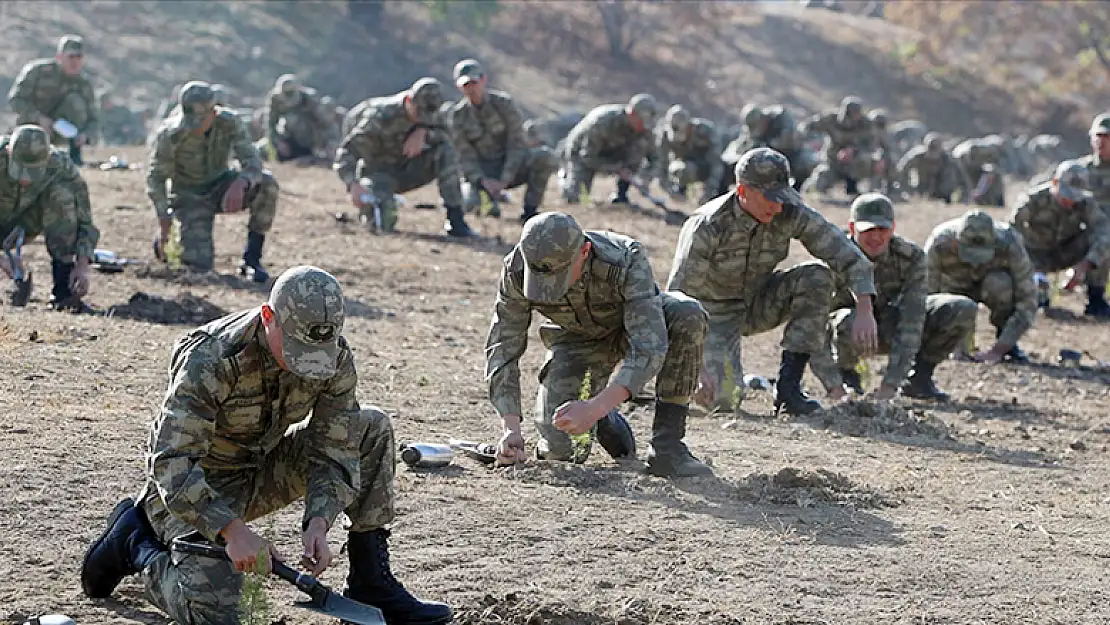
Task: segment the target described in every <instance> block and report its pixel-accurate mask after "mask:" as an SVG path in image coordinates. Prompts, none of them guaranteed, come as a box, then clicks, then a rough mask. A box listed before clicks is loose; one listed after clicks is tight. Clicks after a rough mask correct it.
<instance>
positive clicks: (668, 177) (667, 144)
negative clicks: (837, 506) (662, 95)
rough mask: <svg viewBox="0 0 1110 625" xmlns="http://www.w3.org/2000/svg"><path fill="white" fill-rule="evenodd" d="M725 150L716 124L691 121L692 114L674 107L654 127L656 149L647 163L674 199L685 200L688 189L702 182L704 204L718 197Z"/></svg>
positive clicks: (706, 120) (698, 118)
mask: <svg viewBox="0 0 1110 625" xmlns="http://www.w3.org/2000/svg"><path fill="white" fill-rule="evenodd" d="M723 148H724V146H723V145H722V143H721V133H719V132H718V131H717V127H716V126H715V125H714V124H713V122H711V121H709V120H708V119H703V118H701V117H695V118H691V117H690V113H689V111H687V110H686V109H685V108H684V107H683V106H682V105H681V104H675V105H674V106H672V107H671V108H669V109H667V113H666V115H664V116H663V119H662V120H661V121H660V123H659V124H658V125H657V126H656V127H655V149H654V150H652V151H651V152H650V153H649V154H648V160H649V162H650V163H651V165H653V166H654V168H655V172H654V173H655V176H656V177H657V178H658V179H659V186H661V187H663V189H665V190H666V191H667V192H668V193H670V194H671V195H672V196H676V197H678V198H680V199H682V200H685V199H686V189H687V187H688V186H689V185H690V184H692V183H695V182H700V183H702V190H701V199H700V200H698V203H699V204H704V203H706V202H708V201H709V200H711V199H712V198H713V197H714V196H716V195H718V191H719V189H720V187H721V177H722V175H723V173H724V169H725V165H724V163H723V162H722V161H721V152H722V150H723Z"/></svg>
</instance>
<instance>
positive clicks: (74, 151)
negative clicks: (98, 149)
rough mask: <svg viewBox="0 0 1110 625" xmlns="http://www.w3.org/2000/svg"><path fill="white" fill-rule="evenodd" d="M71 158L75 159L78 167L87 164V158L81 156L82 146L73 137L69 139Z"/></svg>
mask: <svg viewBox="0 0 1110 625" xmlns="http://www.w3.org/2000/svg"><path fill="white" fill-rule="evenodd" d="M69 160H71V161H73V164H74V165H76V166H78V167H83V166H84V165H85V159H84V158H83V157H82V156H81V146H79V145H77V142H76V141H74V140H73V139H70V140H69Z"/></svg>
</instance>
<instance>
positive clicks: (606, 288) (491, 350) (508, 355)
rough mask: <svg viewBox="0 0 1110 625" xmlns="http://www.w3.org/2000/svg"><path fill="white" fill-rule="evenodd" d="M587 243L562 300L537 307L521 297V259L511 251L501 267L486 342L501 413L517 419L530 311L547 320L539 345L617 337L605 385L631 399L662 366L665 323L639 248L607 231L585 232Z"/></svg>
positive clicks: (491, 384)
mask: <svg viewBox="0 0 1110 625" xmlns="http://www.w3.org/2000/svg"><path fill="white" fill-rule="evenodd" d="M586 240H588V241H589V242H590V243H591V244H592V250H591V251H590V257H589V259H588V260H587V262H586V265H585V270H584V272H583V274H582V278H581V279H580V280H578V281H577V282H575V283H574V284H573V285H571V288H570V291H569V292H568V293H567V295H566V297H565V298H564V299H563V301H562V302H559V303H557V304H539V303H535V302H531V301H529V300H528V299H526V298H525V296H524V257H523V256H522V255H521V253H520V249H519V248H515V249H513V251H512V252H510V253H509V254H508V255H507V256H505V258H504V261H503V266H502V268H501V283H500V286H499V287H498V291H497V300H496V303H495V305H494V311H493V321H492V322H491V323H490V329H489V336H488V338H487V339H486V381H487V382H488V383H489V394H490V401H491V402H492V403H493V405H494V407H495V408H496V409H497V412H498V413H499V414H501V415H510V414H515V415H519V414H521V410H520V365H519V364H518V363H519V360H520V357H521V356H522V355H523V354H524V351H525V348H526V347H527V346H528V326H529V325H530V324H531V319H532V311H533V310H535V311H537V312H539V313H540V314H541V315H543V316H544V317H546V318H547V320H548V322H547V323H545V324H544V325H543V326H541V327H540V338H541V339H542V340H543V342H544V344H545V345H548V346H550V345H552V344H554V343H556V342H561V341H563V340H574V341H582V340H603V339H612V338H615V337H616V336H618V333H620V334H622V335H623V337H624V339H623V344H624V345H626V348H627V351H626V352H625V354H624V361H623V363H622V364H621V368H620V371H618V372H617V374H616V375H615V376H614V377H613V379H612V383H613V384H620V385H622V386H624V387H625V388H627V389H628V390H629V391H630V392H631V393H632V394H633V395H635V394H636V393H637V392H639V391H640V389H641V388H643V386H644V384H646V383H647V382H648V381H649V380H651V379H652V378H654V377H655V375H656V374H658V373H659V370H660V369H661V368H662V367H663V358H664V357H665V356H666V354H667V325H666V323H665V321H664V319H663V303H662V298H661V297H660V294H659V287H658V285H656V283H655V278H654V277H653V275H652V272H651V264H650V263H649V262H648V257H647V252H646V251H645V250H644V249H643V247H642V246H641V245H640V243H639V242H637V241H634V240H632V239H630V238H628V237H626V236H622V235H619V234H615V233H612V232H595V231H587V232H586Z"/></svg>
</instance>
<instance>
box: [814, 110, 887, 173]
mask: <svg viewBox="0 0 1110 625" xmlns="http://www.w3.org/2000/svg"><path fill="white" fill-rule="evenodd" d="M806 129H807V131H816V132H823V133H825V134H826V135H828V138H827V139H826V140H825V158H826V159H828V161H829V162H833V161H835V160H837V153H838V152H839V151H840V150H841V149H843V148H855V149H856V150H857V151H861V152H870V151H872V150H874V149H875V147H876V146H875V131H874V128H873V127H872V125H871V120H869V119H867V118H866V117H864V118H861V119H860V120H859V121H858V122H856V123H855V124H845V123H843V122H841V121H840V113H839V111H836V110H832V111H825V112H823V113H818V114H816V115H814V116H813V117H811V118H809V120H808V121H806Z"/></svg>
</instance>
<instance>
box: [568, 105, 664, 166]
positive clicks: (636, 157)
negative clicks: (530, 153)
mask: <svg viewBox="0 0 1110 625" xmlns="http://www.w3.org/2000/svg"><path fill="white" fill-rule="evenodd" d="M651 149H652V137H651V130H650V129H645V130H644V131H643V132H637V131H636V130H635V129H634V128H633V127H632V124H631V123H629V121H628V113H626V112H625V110H624V105H623V104H603V105H601V106H598V107H596V108H594V110H592V111H590V112H589V113H588V114H587V115H586V117H585V118H583V119H582V121H580V122H578V123H577V124H575V126H574V128H571V130H570V134H569V135H567V138H566V154H565V157H566V158H567V159H568V160H570V161H577V162H579V163H581V164H582V165H583V166H585V167H586V168H587V169H589V170H592V171H599V172H615V171H616V170H617V169H619V168H620V167H627V168H628V169H631V170H633V171H637V170H639V169H640V166H641V165H642V164H643V160H644V159H645V158H647V156H648V154H650V153H651ZM614 162H618V163H619V165H618V166H614V164H613V163H614Z"/></svg>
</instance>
